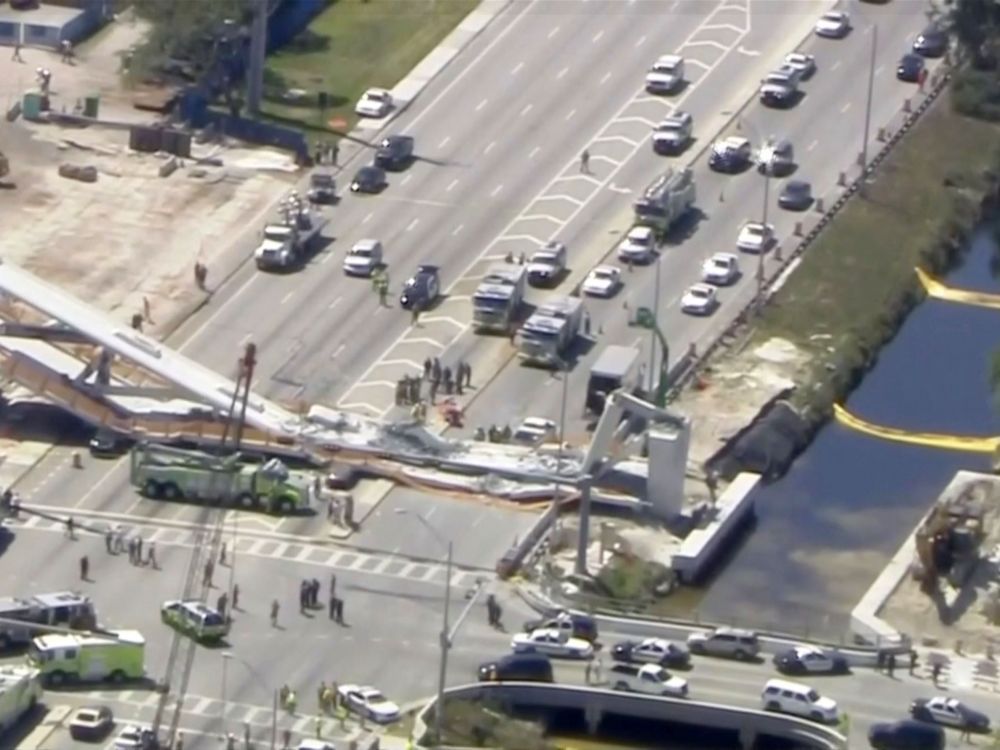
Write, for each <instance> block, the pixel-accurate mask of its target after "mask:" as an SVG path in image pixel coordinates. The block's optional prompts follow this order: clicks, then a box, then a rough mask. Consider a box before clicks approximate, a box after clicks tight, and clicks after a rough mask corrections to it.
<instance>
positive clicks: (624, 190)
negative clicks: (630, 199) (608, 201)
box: [608, 182, 632, 195]
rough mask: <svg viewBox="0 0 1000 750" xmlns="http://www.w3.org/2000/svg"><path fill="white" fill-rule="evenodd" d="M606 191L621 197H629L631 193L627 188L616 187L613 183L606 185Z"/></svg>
mask: <svg viewBox="0 0 1000 750" xmlns="http://www.w3.org/2000/svg"><path fill="white" fill-rule="evenodd" d="M608 190H611V191H612V192H615V193H621V194H622V195H630V194H631V193H632V191H631V190H630V189H629V188H623V187H618V186H617V185H616V184H615V183H613V182H612V183H611V184H610V185H608Z"/></svg>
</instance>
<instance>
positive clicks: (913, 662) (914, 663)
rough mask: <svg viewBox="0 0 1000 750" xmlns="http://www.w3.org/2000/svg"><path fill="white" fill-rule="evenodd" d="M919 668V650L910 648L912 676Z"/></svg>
mask: <svg viewBox="0 0 1000 750" xmlns="http://www.w3.org/2000/svg"><path fill="white" fill-rule="evenodd" d="M916 670H917V652H916V651H914V650H913V649H910V676H911V677H912V676H913V674H914V672H916Z"/></svg>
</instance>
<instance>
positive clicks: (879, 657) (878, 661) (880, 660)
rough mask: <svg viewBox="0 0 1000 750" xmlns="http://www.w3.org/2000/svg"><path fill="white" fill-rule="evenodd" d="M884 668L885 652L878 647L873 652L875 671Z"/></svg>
mask: <svg viewBox="0 0 1000 750" xmlns="http://www.w3.org/2000/svg"><path fill="white" fill-rule="evenodd" d="M884 669H885V652H884V651H883V650H882V649H879V650H878V651H877V652H876V653H875V671H876V672H881V671H883V670H884Z"/></svg>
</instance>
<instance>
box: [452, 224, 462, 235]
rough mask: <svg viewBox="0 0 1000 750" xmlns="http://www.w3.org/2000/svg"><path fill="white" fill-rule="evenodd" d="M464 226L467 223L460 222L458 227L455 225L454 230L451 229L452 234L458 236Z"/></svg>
mask: <svg viewBox="0 0 1000 750" xmlns="http://www.w3.org/2000/svg"><path fill="white" fill-rule="evenodd" d="M464 227H465V224H459V225H458V226H457V227H455V228H454V229H453V230H451V236H452V237H455V236H457V235H458V233H459V232H461V231H462V229H463V228H464Z"/></svg>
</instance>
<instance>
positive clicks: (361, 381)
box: [338, 5, 742, 415]
mask: <svg viewBox="0 0 1000 750" xmlns="http://www.w3.org/2000/svg"><path fill="white" fill-rule="evenodd" d="M724 7H725V6H723V5H720V6H717V7H716V9H715V10H714V11H712V13H711V14H709V16H708V17H707V18H706V19H705V21H703V22H702V24H701V25H699V26H698V27H697V28H696V29H694V30H693V31H692V32H691V34H690V35H689V36H688V38H687V40H686V41H685V44H686V43H687V41H690V40H692V39H694V37H695V35H697V34H698V33H699V32H700V31H701V27H702V26H703V25H707V22H708V21H709V19H711V18H712V17H713V16H714V15H715V14H716V13H718V12H719V11H720V10H722V9H723V8H724ZM741 41H742V37H740V38H737V39H735V40H734V41H733V48H734V47H735V46H736V45H737V44H738V43H739V42H741ZM680 46H681V47H684V44H681V45H680ZM733 48H729V49H728V50H727V52H728V51H732V49H733ZM725 58H726V55H720V56H719V58H718V59H717V60H715V61H714V62H713V63H712V65H711V66H710V67H709V72H711V71H712V70H714V69H715V68H716V67H718V65H719V64H720V63H721V62H722V61H723V60H724V59H725ZM706 77H707V75H706V76H702V77H701V78H699V79H698V81H695V82H694V83H693V84H692V85H691V86H689V87H688V88H687V89H686V90H685V91H684V93H683V94H681V95H680V96H679V97H677V99H676V101H675V102H673V107H675V108H676V107H680V106H681V105H682V104H683V103H684V102H685V101H686V100H687V98H688V97H689V96H691V94H692V93H694V92H695V91H697V90H698V88H699V87H700V86H699V84H700V83H701V81H702V80H705V78H706ZM633 104H634V101H633V100H629V101H627V102H625V104H624V105H623V106H622V107H621V109H620V110H619V111H618V112H617V113H616V115H615V116H614V117H612V118H611V119H610V120H608V121H607V123H606V124H605V126H604V129H607V128H608V127H610V126H611V125H612V124H614V123H615V122H617V121H619V120H620V118H621V116H622V114H623V113H624V112H625V111H626V110H627V109H628V108H629V107H631V106H632V105H633ZM641 146H642V143H640V144H638V145H637V146H636V147H634V148H632V149H630V153H629V154H628V156H627V158H625V159H623V160H622V161H620V162H615V161H614V160H611V159H609V158H604V160H605V161H611V162H612V164H613V165H614V166H613V167H612V169H611V170H610V173H609V174H608V175H607V176H606V177H605V178H604V180H603V181H599V180H596V178H594V180H595V184H596V185H597V187H598V188H600V187H602V186H604V185H606V184H608V183H610V182H611V180H612V179H613V178H614V177H615V176H616V175H617V173H618V172H619V171H620V170H621V168H622V166H623V165H624V164H626V163H627V162H628V160H629V159H631V158H632V157H633V156H635V154H636V153H638V150H639V148H640V147H641ZM598 158H599V157H591V159H592V160H596V159H598ZM576 168H577V157H576V156H575V155H574V156H573V157H572V159H570V160H569V162H568V163H567V164H566V165H565V166H564V167H563V168H562V169H560V170H559V171H558V173H557V177H555V178H553V179H552V180H551V181H550V182H549V184H548V185H546V186H545V187H544V188H542V190H541V191H539V193H538V194H537V195H536V196H535V199H537V198H540V197H542V196H544V195H545V194H546V193H547V192H548V191H549V189H550V188H551V187H552V185H554V184H555V183H556V182H557V181H558V180H560V179H563V174H564V173H565V172H568V171H574V172H575V171H576ZM598 192H599V190H595V191H594V192H593V193H591V194H590V195H589V196H588V197H587V199H586V200H584V201H583V202H582V204H581V205H580V206H578V207H576V208H575V209H574V210H573V211H572V212H571V213H570V215H569V216H568V217H566V218H555V217H552V216H547V215H545V214H538V213H529V212H530V211H532V210H533V208H534V203H535V199H532V201H531V202H530V203H529V204H528V205H527V206H526V207H525V208H524V210H523V211H522V212H521V213H520V214H518V215H517V216H515V217H514V218H513V219H511V221H510V222H509V223H508V225H507V226H506V227H505V228H504V229H503V231H502V232H500V234H499V235H497V236H496V237H495V238H494V239H493V241H492V242H490V243H489V244H488V245H486V247H485V248H483V250H482V251H481V252H480V254H479V255H478V256H476V257H475V258H474V259H472V261H471V262H470V263H469V265H468V267H467V268H466V270H465V272H464V273H462V274H460V275H459V277H458V279H457V280H456V281H455V282H453V283H452V284H451V285H450V286H449V287H448V289H446V290H445V294H448V293H449V292H450V291H451V290H452V289H454V287H455V286H456V284H458V283H459V281H460V280H462V279H463V278H464V277H465V276H466V275H467V274H468V273H469V272H471V271H472V269H473V268H475V267H476V265H477V264H479V263H481V262H482V258H483V257H484V256H486V255H489V254H490V251H491V250H492V249H493V248H494V246H495V245H497V244H498V243H499V242H501V241H502V240H503V238H504V237H505V236H507V235H508V234H509V233H510V231H511V230H512V229H513V228H514V227H515V226H516V225H517V224H519V223H522V222H528V221H548V222H551V223H553V224H555V225H556V226H557V229H556V232H558V231H559V230H561V229H563V228H564V227H566V226H568V225H569V224H570V223H571V222H572V221H573V220H574V219H576V218H577V217H578V216H579V215H580V213H581V212H582V211H583V210H584V209H585V208H586V206H587V205H588V204H589V203H590V201H591V200H593V199H594V197H596V196H597V194H598ZM424 322H427V320H426V319H425V321H424ZM462 328H464V329H467V328H468V323H464V324H463V325H462ZM409 330H410V329H409V328H407V329H406V330H404V331H403V332H402V333H401V334H400V335H399V336H398V337H397V338H396V340H395V341H393V342H392V343H391V344H389V345H388V346H387V347H386V348H385V349H384V350H383V352H382V354H380V355H379V356H378V358H377V359H376V360H375V361H374V362H372V363H371V364H370V365H369V366H368V367H367V368H366V369H365V371H364V373H362V375H361V376H360V377H359V378H358V380H357V381H355V384H354V385H352V386H351V387H350V388H348V389H347V391H346V392H345V393H344V395H343V396H342V397H341V398H340V399H339V401H338V406H339V407H340V408H347V404H348V403H349V397H350V395H351V393H352V392H353V391H354V390H355V389H356V388H362V387H368V386H369V385H370V384H369V383H366V382H365V379H366V378H367V377H368V376H369V375H370V374H371V373H372V372H374V371H375V369H376V368H378V367H379V366H380V365H381V363H382V360H383V359H384V358H385V357H386V356H388V355H389V354H390V353H391V352H392V350H393V349H394V348H395V347H396V346H398V345H399V342H400V341H401V340H402V339H404V338H406V336H407V335H408V334H409ZM458 335H459V336H460V335H461V332H460V333H459V334H458ZM455 340H457V336H456V339H455ZM392 386H393V387H395V384H392ZM391 409H392V406H387V407H386V408H384V409H383V410H381V411H380V412H378V413H379V414H381V415H384V414H388V413H389V411H390V410H391Z"/></svg>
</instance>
